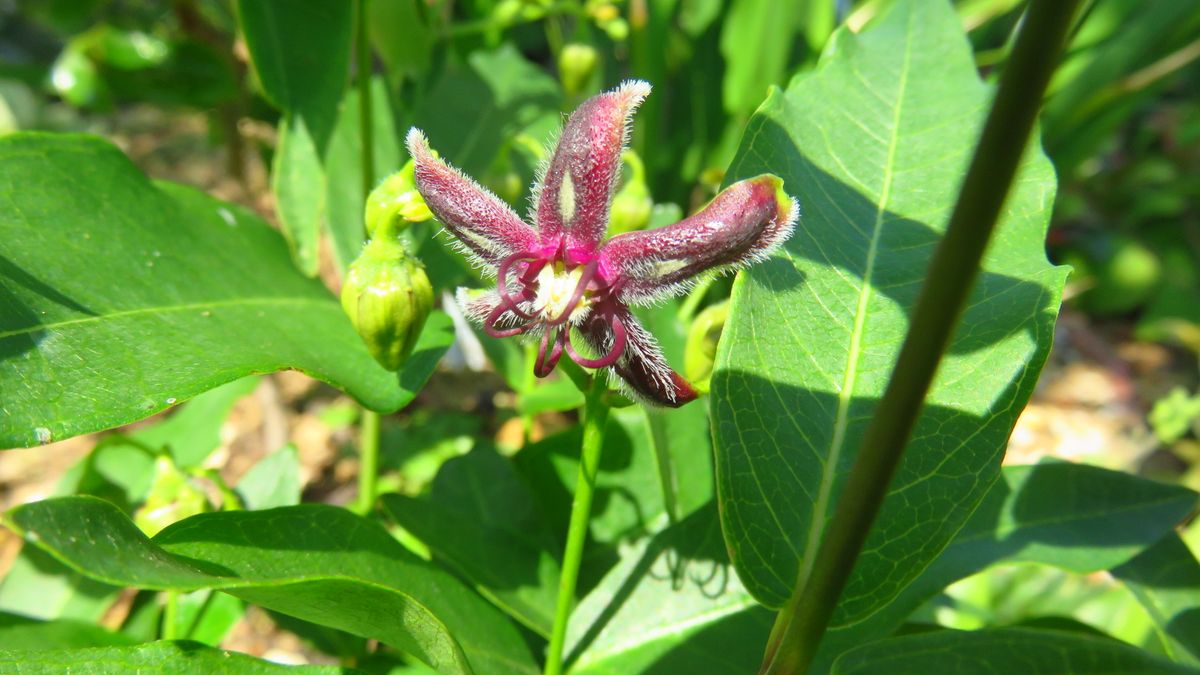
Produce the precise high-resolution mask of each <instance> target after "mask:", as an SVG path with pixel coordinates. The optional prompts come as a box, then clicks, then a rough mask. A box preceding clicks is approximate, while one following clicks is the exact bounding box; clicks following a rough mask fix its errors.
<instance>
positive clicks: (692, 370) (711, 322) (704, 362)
mask: <svg viewBox="0 0 1200 675" xmlns="http://www.w3.org/2000/svg"><path fill="white" fill-rule="evenodd" d="M728 317H729V301H728V300H726V301H724V302H720V303H717V304H715V305H710V306H708V307H706V308H705V309H704V311H702V312H700V313H699V314H697V315H696V318H695V319H694V320H693V321H692V325H691V328H689V329H688V335H687V342H686V343H685V344H684V351H683V372H684V374H685V375H686V376H687V379H688V381H689V382H691V383H692V385H693V386H694V387H695V388H696V389H697V390H698V391H702V392H705V391H708V384H709V380H711V379H712V372H713V363H714V362H715V361H716V358H717V342H718V341H719V340H720V339H721V331H722V330H724V329H725V320H726V319H727V318H728Z"/></svg>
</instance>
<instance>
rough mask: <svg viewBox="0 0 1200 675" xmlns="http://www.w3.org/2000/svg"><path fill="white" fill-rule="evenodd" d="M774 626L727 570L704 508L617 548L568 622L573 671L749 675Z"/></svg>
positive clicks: (712, 513)
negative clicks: (617, 553) (614, 560)
mask: <svg viewBox="0 0 1200 675" xmlns="http://www.w3.org/2000/svg"><path fill="white" fill-rule="evenodd" d="M772 621H773V616H772V613H771V612H769V611H767V610H765V609H763V608H761V607H759V606H758V603H757V602H755V600H754V598H752V597H750V594H749V593H747V592H746V589H745V588H743V587H742V584H741V582H739V581H738V578H737V575H736V574H735V573H734V571H733V568H732V567H730V565H729V557H728V555H727V554H726V552H725V549H724V544H723V542H722V541H721V531H720V527H719V525H718V522H717V514H716V503H715V502H709V503H708V504H706V505H704V506H703V507H702V508H700V509H698V510H696V511H695V512H693V513H692V515H690V516H688V517H687V518H685V519H684V520H682V521H680V522H679V523H678V524H676V525H674V526H672V527H670V528H667V529H665V530H663V531H661V532H659V533H658V534H656V535H654V536H653V537H644V538H642V539H641V540H639V541H637V542H636V543H634V544H633V545H630V546H627V547H623V548H622V551H621V561H620V562H619V563H618V564H617V566H616V567H614V568H613V569H612V571H610V572H609V573H608V574H607V575H605V577H604V579H603V580H601V581H600V583H599V585H598V586H597V587H596V588H595V589H594V590H593V591H592V592H591V593H590V594H588V595H587V596H586V597H585V598H584V599H583V600H582V601H581V602H580V603H579V607H578V608H577V609H576V610H575V612H574V613H573V614H572V615H571V624H570V631H569V633H568V638H567V645H568V653H569V654H571V658H573V659H575V664H574V666H573V667H572V670H571V672H572V673H577V674H584V673H591V674H596V675H599V674H605V675H607V674H610V673H662V674H663V675H668V674H670V673H706V674H710V673H711V674H713V675H718V674H721V673H729V675H742V674H743V673H752V672H754V671H755V669H756V668H757V667H758V664H759V661H760V660H761V659H762V646H763V645H764V644H766V641H767V636H768V634H769V633H770V631H771V623H772Z"/></svg>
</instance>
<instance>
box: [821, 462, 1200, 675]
mask: <svg viewBox="0 0 1200 675" xmlns="http://www.w3.org/2000/svg"><path fill="white" fill-rule="evenodd" d="M1196 503H1197V495H1196V493H1194V492H1192V491H1190V490H1187V489H1185V488H1181V487H1177V486H1173V485H1167V484H1164V483H1158V482H1155V481H1151V480H1146V479H1144V478H1138V477H1136V476H1131V475H1128V474H1125V473H1121V472H1117V471H1109V470H1106V469H1100V468H1097V467H1092V466H1086V465H1079V464H1065V463H1057V462H1056V463H1047V464H1039V465H1037V466H1013V467H1006V468H1005V469H1004V472H1003V474H1002V478H1001V480H1000V481H998V482H997V483H996V484H995V485H994V486H993V487H992V489H991V490H990V491H989V492H988V494H987V496H986V497H984V499H983V501H982V502H981V503H980V505H979V507H978V508H977V509H976V511H975V513H974V514H973V515H972V516H971V518H970V520H968V521H967V524H966V525H965V526H964V527H963V528H962V530H960V531H959V533H958V535H957V536H956V537H955V538H954V540H953V541H952V542H951V543H950V545H949V546H947V547H946V549H945V550H944V551H943V552H942V553H941V555H939V556H938V557H937V559H936V560H934V561H933V564H932V565H930V566H929V567H928V568H926V569H925V571H924V572H922V573H921V575H920V576H919V577H917V579H916V580H915V581H914V582H913V583H912V584H910V585H909V586H908V587H906V588H905V589H904V591H903V592H901V593H900V595H899V596H898V597H897V598H896V599H895V600H893V601H892V602H891V603H890V604H888V605H887V606H886V607H885V608H884V609H883V610H881V611H879V612H877V613H876V614H874V615H873V616H871V617H870V618H869V619H867V620H866V621H861V622H856V623H849V622H845V621H841V622H836V623H835V624H833V625H832V626H831V627H830V631H829V632H828V633H826V636H825V639H824V640H823V641H822V643H821V649H820V651H819V653H818V655H817V665H815V666H814V668H813V672H822V670H823V669H825V668H828V665H829V662H830V661H832V660H833V659H834V658H835V657H836V656H837V655H838V654H840V653H841V652H843V651H845V650H847V649H850V648H852V647H854V646H857V645H860V644H863V643H865V642H868V641H870V640H873V639H877V638H880V637H882V636H884V635H887V634H889V633H891V632H892V631H893V630H895V629H896V628H897V627H898V626H900V625H901V624H902V623H903V622H904V620H905V619H906V618H907V617H908V616H909V615H910V614H911V613H912V612H913V610H915V609H916V608H917V607H919V606H920V605H921V604H922V603H924V602H925V601H926V600H928V599H929V598H932V597H933V596H935V595H937V594H938V593H940V592H941V591H942V590H943V589H944V588H946V587H947V586H949V585H950V584H952V583H954V582H955V581H958V580H959V579H963V578H965V577H968V576H970V575H972V574H975V573H976V572H980V571H982V570H984V569H986V568H988V567H989V566H991V565H995V564H998V563H1015V562H1029V563H1041V564H1044V565H1053V566H1055V567H1059V568H1062V569H1065V570H1069V571H1072V572H1076V573H1079V574H1088V573H1092V572H1097V571H1100V570H1106V569H1110V568H1112V567H1114V566H1117V565H1120V564H1122V563H1124V562H1126V561H1128V560H1129V559H1130V558H1132V557H1133V556H1135V555H1137V554H1138V553H1139V552H1140V551H1142V550H1144V549H1145V548H1147V547H1149V546H1151V545H1152V544H1154V542H1156V541H1158V539H1159V538H1160V537H1162V536H1163V535H1164V534H1166V533H1168V532H1171V530H1172V528H1173V527H1174V526H1175V524H1176V523H1178V522H1179V521H1180V520H1182V519H1183V518H1185V517H1186V516H1187V515H1188V513H1190V512H1191V511H1192V509H1194V508H1195V506H1196ZM822 664H823V665H822Z"/></svg>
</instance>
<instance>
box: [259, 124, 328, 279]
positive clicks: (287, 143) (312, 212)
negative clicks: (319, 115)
mask: <svg viewBox="0 0 1200 675" xmlns="http://www.w3.org/2000/svg"><path fill="white" fill-rule="evenodd" d="M271 192H273V193H274V194H275V211H276V212H277V213H278V214H279V222H280V224H282V225H283V235H284V237H285V238H286V239H287V242H288V246H289V247H290V248H291V251H292V255H293V256H294V258H295V261H296V266H297V267H299V268H300V271H302V272H304V273H305V274H306V275H308V276H310V277H312V276H316V274H317V265H318V264H319V262H320V261H319V260H318V256H319V251H318V245H319V241H318V240H319V238H320V236H321V217H322V215H323V214H324V212H325V174H324V172H323V170H322V168H321V151H320V150H319V149H318V147H317V143H316V140H315V139H313V137H312V130H311V129H309V127H308V125H307V124H305V122H304V118H302V117H292V116H291V115H286V116H284V118H283V120H282V121H281V122H280V123H279V147H277V148H276V149H275V157H274V161H273V162H272V163H271Z"/></svg>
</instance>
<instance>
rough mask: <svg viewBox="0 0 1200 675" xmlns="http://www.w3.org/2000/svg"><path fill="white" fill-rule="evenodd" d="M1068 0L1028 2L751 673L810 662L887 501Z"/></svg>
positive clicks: (1041, 88) (1058, 44)
mask: <svg viewBox="0 0 1200 675" xmlns="http://www.w3.org/2000/svg"><path fill="white" fill-rule="evenodd" d="M1077 6H1078V0H1033V2H1032V3H1031V4H1030V7H1029V10H1028V14H1027V15H1026V21H1025V26H1024V27H1023V28H1022V29H1021V32H1020V34H1019V35H1018V37H1017V41H1016V44H1015V46H1014V48H1013V52H1012V58H1011V59H1010V60H1009V62H1008V65H1007V67H1006V68H1005V71H1004V74H1003V75H1002V77H1001V79H1000V88H999V90H998V91H997V93H996V99H995V102H994V103H993V105H992V109H991V112H990V113H989V114H988V118H987V122H986V123H985V125H984V128H983V134H982V136H981V137H980V140H979V145H978V146H977V147H976V149H975V156H974V157H973V158H972V160H971V166H970V168H969V169H968V170H967V175H966V178H965V179H964V181H963V186H962V189H961V191H960V192H959V195H958V202H957V203H956V204H955V206H954V212H953V214H952V215H951V216H950V224H949V226H948V227H947V228H946V234H945V236H944V237H943V238H942V241H941V243H940V244H939V245H938V248H937V250H936V251H935V252H934V254H933V259H932V261H931V262H930V266H929V274H928V276H927V277H926V280H925V284H924V286H923V288H922V289H921V295H920V297H919V298H918V299H917V305H916V308H915V309H914V311H913V315H912V322H911V324H910V325H909V329H908V335H907V336H906V337H905V339H904V346H903V347H901V350H900V356H899V358H898V359H897V361H896V367H895V370H894V371H893V372H892V376H891V379H890V380H889V381H888V386H887V390H886V391H885V392H884V395H883V398H882V399H880V401H879V406H878V407H877V408H876V410H875V414H874V416H873V417H872V418H871V422H870V425H869V426H868V427H867V431H866V435H865V436H864V438H863V444H862V447H861V449H860V450H859V453H858V457H857V459H856V460H855V462H854V467H853V468H852V469H851V471H850V475H849V477H848V478H847V479H846V486H845V487H844V488H843V491H842V496H841V497H840V498H839V500H838V505H837V510H836V511H835V512H834V515H833V520H832V521H831V522H830V524H829V528H828V530H827V533H826V535H825V537H824V539H823V540H822V542H821V546H820V548H819V549H818V552H817V557H816V561H815V563H814V564H813V567H812V571H811V572H810V574H809V575H808V577H807V578H801V579H798V580H797V583H796V587H795V589H793V591H792V597H791V598H790V599H789V600H788V603H787V604H786V605H785V606H784V608H783V609H782V610H781V611H780V612H779V616H778V617H776V620H775V627H774V628H773V629H772V631H771V638H770V642H769V643H768V645H767V650H766V654H765V655H764V659H763V665H762V670H761V671H760V672H761V673H764V674H766V675H781V674H784V673H802V672H804V671H805V670H806V669H807V668H808V666H809V664H810V663H812V660H813V657H814V656H815V655H816V652H817V648H818V646H819V645H820V642H821V638H822V636H823V635H824V634H825V630H826V627H827V626H828V624H829V620H830V618H831V617H832V616H833V611H834V609H835V608H836V607H837V603H838V600H839V598H840V597H841V594H842V590H843V589H844V588H845V585H846V581H847V579H848V578H849V576H850V573H851V571H852V570H853V569H854V563H855V561H856V560H857V558H858V555H859V553H860V552H861V550H862V547H863V544H864V543H865V542H866V539H867V534H868V532H869V531H870V529H871V524H872V522H874V520H875V516H876V515H877V514H878V513H879V507H880V506H881V505H882V503H883V499H884V496H885V495H886V494H887V489H888V484H889V483H890V482H891V479H892V475H893V474H894V473H895V470H896V467H897V466H898V465H899V463H900V458H901V456H902V455H903V453H904V448H905V446H906V445H907V444H908V439H909V436H910V435H911V434H912V429H913V425H914V424H915V422H916V419H917V415H918V414H919V413H920V412H921V405H922V403H923V401H924V400H925V395H926V394H927V393H928V391H929V385H930V383H931V382H932V380H933V376H934V373H935V372H936V370H937V366H938V363H939V362H940V361H941V357H942V353H943V352H944V351H945V349H946V346H947V344H948V343H949V339H950V336H951V334H952V332H953V330H954V327H955V325H956V324H957V323H958V317H959V314H960V313H961V311H962V307H963V305H964V303H965V302H966V299H967V296H968V294H969V293H970V291H971V287H972V286H973V283H974V281H975V278H976V276H977V274H978V272H979V265H980V261H981V260H982V258H983V253H984V250H985V249H986V248H987V244H988V240H989V239H990V238H991V234H992V230H993V229H994V228H995V225H996V220H997V218H998V217H999V215H1000V209H1001V207H1002V206H1003V204H1004V199H1005V197H1006V196H1007V194H1008V189H1009V186H1010V185H1011V184H1012V181H1013V177H1014V176H1015V175H1016V170H1017V166H1018V164H1019V163H1020V160H1021V155H1022V154H1023V152H1024V150H1025V148H1026V147H1027V146H1028V140H1029V134H1030V132H1031V131H1032V130H1033V125H1034V122H1035V120H1036V119H1037V113H1038V109H1039V108H1040V107H1041V101H1042V95H1043V93H1044V92H1045V90H1046V85H1047V83H1048V82H1049V81H1050V75H1051V74H1052V73H1053V72H1054V67H1055V64H1057V62H1058V57H1059V53H1060V51H1061V48H1062V45H1063V42H1064V39H1065V37H1066V34H1067V31H1068V29H1069V28H1070V26H1071V19H1072V17H1073V16H1074V14H1075V8H1076V7H1077Z"/></svg>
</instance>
